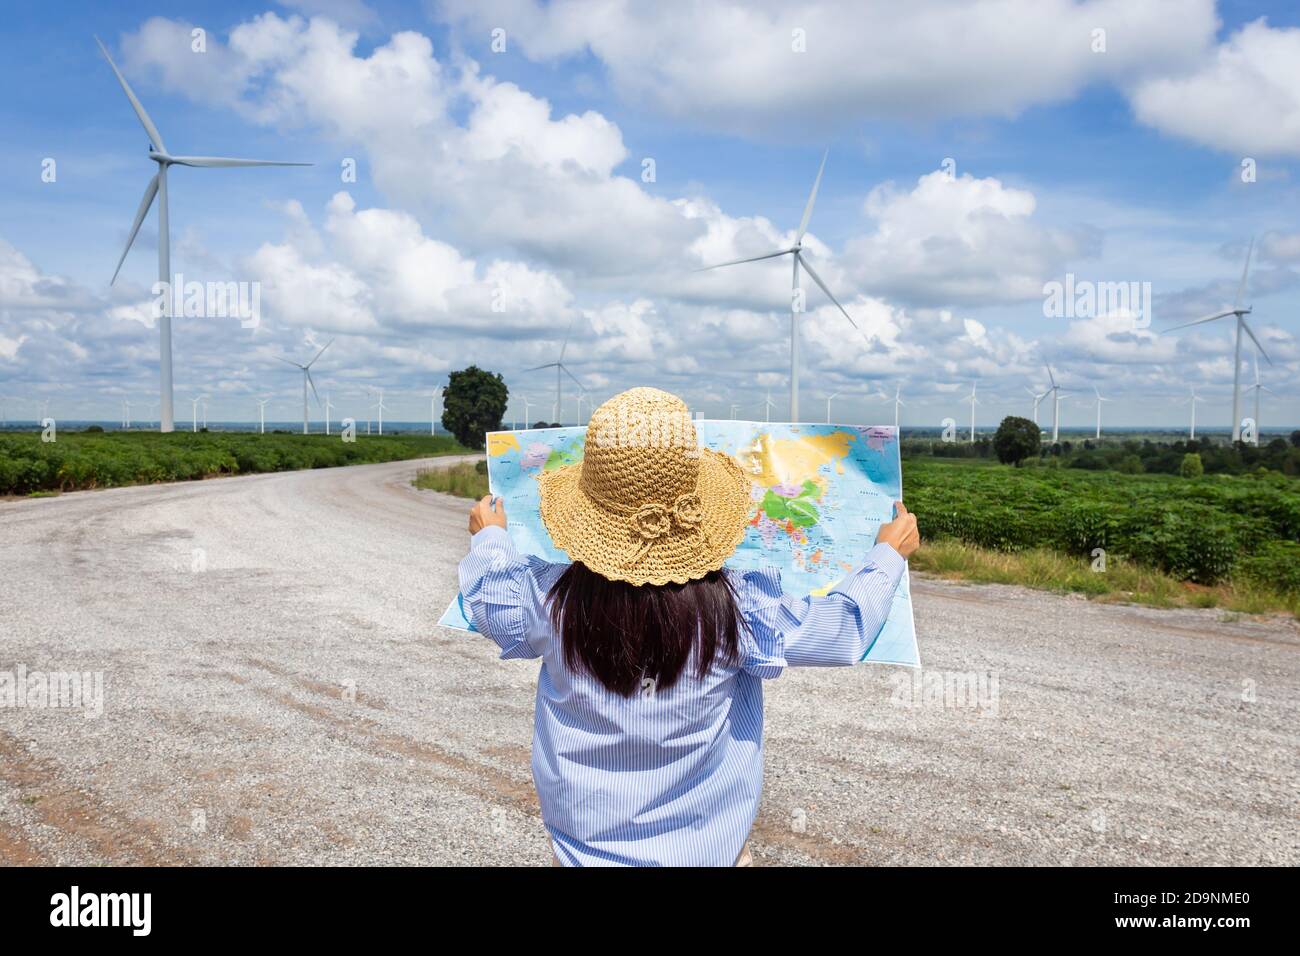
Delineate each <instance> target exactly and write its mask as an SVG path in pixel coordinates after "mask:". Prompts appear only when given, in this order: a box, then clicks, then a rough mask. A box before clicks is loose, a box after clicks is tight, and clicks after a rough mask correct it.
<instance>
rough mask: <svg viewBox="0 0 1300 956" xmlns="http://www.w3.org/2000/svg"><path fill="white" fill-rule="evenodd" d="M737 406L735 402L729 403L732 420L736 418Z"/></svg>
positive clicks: (738, 406)
mask: <svg viewBox="0 0 1300 956" xmlns="http://www.w3.org/2000/svg"><path fill="white" fill-rule="evenodd" d="M738 408H740V405H739V404H737V403H736V402H732V403H731V420H732V421H733V422H734V421H735V420H736V409H738Z"/></svg>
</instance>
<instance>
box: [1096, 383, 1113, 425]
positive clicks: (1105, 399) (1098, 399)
mask: <svg viewBox="0 0 1300 956" xmlns="http://www.w3.org/2000/svg"><path fill="white" fill-rule="evenodd" d="M1092 393H1093V395H1095V396H1096V397H1097V434H1096V435H1095V436H1094V437H1095V438H1100V437H1101V403H1102V402H1109V401H1113V399H1109V398H1102V397H1101V392H1099V391H1097V386H1096V385H1094V386H1093V387H1092Z"/></svg>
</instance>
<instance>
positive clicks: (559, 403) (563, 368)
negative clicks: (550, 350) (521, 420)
mask: <svg viewBox="0 0 1300 956" xmlns="http://www.w3.org/2000/svg"><path fill="white" fill-rule="evenodd" d="M572 332H573V322H572V321H570V322H569V328H568V331H566V332H565V333H564V341H563V342H561V343H560V357H559V358H557V359H556V360H555V361H554V362H547V363H546V364H545V365H535V366H533V367H532V368H530V369H525V371H528V372H540V371H541V370H542V369H544V368H553V369H555V407H554V408H553V409H551V411H552V413H553V414H554V417H553V418H552V419H551V421H553V422H555V423H556V424H563V423H562V422H561V421H560V415H561V413H562V412H563V401H564V395H563V394H562V393H561V385H562V384H563V381H564V380H563V379H562V378H560V374H561V373H563V374H565V375H567V376H569V378H571V379H573V384H574V385H577V386H578V388H580V389H582V388H583V385H582V383H581V382H580V381H578V378H577V376H575V375H574V374H573V373H572V372H570V371H569V367H568V366H567V365H565V364H564V353H565V351H566V350H567V349H568V347H569V335H570V334H571V333H572ZM583 390H584V391H585V389H583Z"/></svg>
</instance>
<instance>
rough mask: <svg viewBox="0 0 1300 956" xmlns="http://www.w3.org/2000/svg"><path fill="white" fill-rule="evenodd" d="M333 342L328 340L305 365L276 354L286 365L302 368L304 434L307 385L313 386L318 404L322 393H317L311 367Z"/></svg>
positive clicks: (305, 428)
mask: <svg viewBox="0 0 1300 956" xmlns="http://www.w3.org/2000/svg"><path fill="white" fill-rule="evenodd" d="M333 344H334V340H333V339H330V340H329V341H328V342H326V343H325V345H324V346H322V347H321V350H320V351H319V352H317V353H316V355H315V357H313V358H312V360H311V361H310V362H308V363H307V364H306V365H303V364H301V363H300V362H295V361H293V360H292V359H287V358H284V357H283V356H279V355H277V356H276V358H278V359H280V361H281V362H284V363H285V364H286V365H292V366H293V367H294V368H297V369H302V433H303V434H304V435H306V434H307V386H308V385H310V386H311V393H312V395H315V396H316V404H317V405H319V404H320V395H319V394H317V392H316V383H315V382H313V381H312V378H311V367H312V366H313V365H315V364H316V359H318V358H320V357H321V356H322V355H324V354H325V349H327V348H329V347H330V346H331V345H333Z"/></svg>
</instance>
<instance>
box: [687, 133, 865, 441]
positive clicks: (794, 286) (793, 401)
mask: <svg viewBox="0 0 1300 956" xmlns="http://www.w3.org/2000/svg"><path fill="white" fill-rule="evenodd" d="M829 154H830V150H827V151H826V152H825V153H823V154H822V164H821V166H820V167H819V168H818V170H817V178H816V179H815V180H814V181H813V187H812V192H810V193H809V194H808V203H807V204H806V205H805V206H804V207H803V218H802V219H800V220H799V229H798V230H797V231H796V232H795V236H794V245H792V246H790V247H789V248H787V249H777V250H776V251H775V252H768V253H764V254H763V255H761V256H748V257H746V258H744V259H732V260H730V261H729V262H719V263H717V264H716V265H711V266H705V267H704V268H703V269H696V270H695V271H696V272H708V271H709V270H710V269H721V268H722V267H724V266H735V265H740V264H741V263H744V262H760V261H762V260H764V259H776V258H778V257H780V256H790V257H791V260H792V265H793V272H792V277H791V280H790V421H792V422H797V421H798V420H799V313H800V312H802V311H803V303H802V301H801V299H802V297H801V296H800V295H799V267H800V266H803V269H804V271H805V272H807V273H808V276H809V277H810V278H811V279H812V280H813V282H815V283H817V286H818V288H820V289H821V290H822V291H823V292H825V293H826V298H828V299H830V300H831V301H832V302H833V303H835V307H836V308H837V309H839V310H840V312H841V313H842V314H843V315H844V318H846V319H848V320H849V324H850V325H851V326H853V327H854V328H855V329H857V330H858V333H859V334H860V335H862V337H863V338H864V339H866V341H867V343H868V344H870V342H871V340H870V339H868V338H867V337H866V335H865V333H863V332H862V329H860V328H859V327H858V323H856V322H854V321H853V316H851V315H849V313H848V312H847V311H845V309H844V306H842V305H840V300H839V299H837V298H835V296H833V295H832V294H831V290H830V289H828V288H827V287H826V283H825V282H823V281H822V279H821V276H819V275H818V274H817V270H815V269H814V268H813V267H812V266H811V265H809V264H808V260H807V259H805V258H804V252H803V237H804V234H805V233H807V231H808V221H809V220H810V219H812V212H813V205H814V204H815V203H816V202H817V190H818V188H819V187H820V186H821V184H822V173H823V172H825V171H826V157H827V156H828V155H829Z"/></svg>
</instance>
